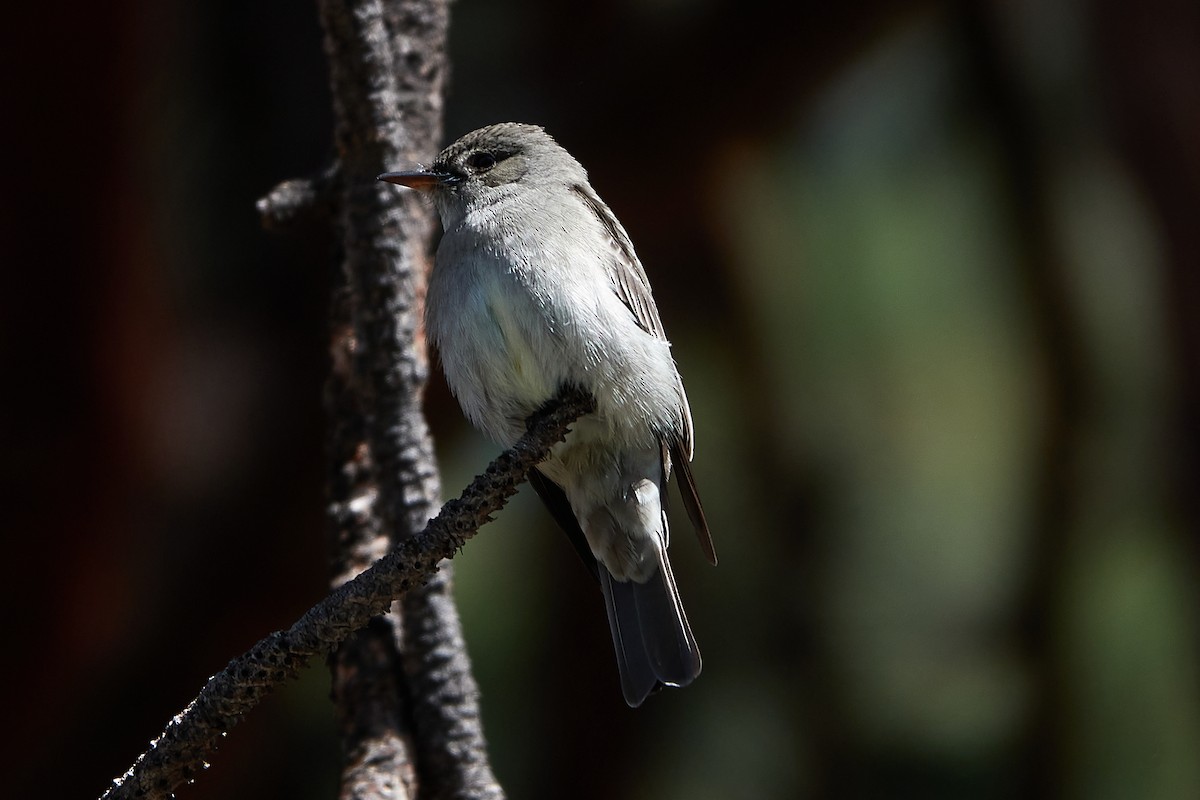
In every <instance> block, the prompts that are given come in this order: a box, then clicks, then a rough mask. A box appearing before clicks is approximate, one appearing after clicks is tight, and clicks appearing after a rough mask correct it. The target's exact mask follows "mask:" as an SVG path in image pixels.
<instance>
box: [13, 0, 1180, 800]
mask: <svg viewBox="0 0 1200 800" xmlns="http://www.w3.org/2000/svg"><path fill="white" fill-rule="evenodd" d="M451 14H452V24H451V49H452V61H453V74H452V83H451V89H450V93H449V97H448V101H447V125H446V130H447V136H448V138H454V137H456V136H458V135H460V134H461V133H463V132H465V131H467V130H470V129H472V128H475V127H478V126H480V125H482V124H486V123H490V122H496V121H501V120H517V121H527V122H538V123H541V124H544V125H546V126H547V128H548V129H549V130H550V131H551V133H553V134H554V135H555V136H556V137H557V138H558V139H559V141H560V142H561V143H563V144H564V146H566V147H567V148H568V149H569V150H571V151H572V153H574V154H575V155H576V156H577V157H578V158H579V159H580V160H581V161H582V162H583V163H584V165H585V166H587V167H588V168H589V170H590V171H591V174H592V180H593V184H594V185H595V186H596V188H597V189H598V191H599V192H600V193H601V195H602V196H603V197H604V198H605V199H606V200H607V201H608V203H609V205H611V206H612V207H613V209H614V210H615V211H616V213H617V214H618V215H619V216H620V218H621V219H622V220H623V222H624V223H625V225H626V227H627V228H628V229H629V232H630V234H631V235H632V237H633V240H634V242H635V243H636V244H637V247H638V250H639V253H640V255H641V257H642V260H643V262H644V263H645V264H646V267H647V270H648V272H649V274H650V277H651V280H652V282H653V283H654V286H655V290H656V296H657V299H658V303H659V306H660V308H661V310H662V316H663V318H664V322H665V324H666V327H667V330H668V331H669V333H670V334H671V336H672V340H673V342H674V345H675V353H676V358H677V359H678V361H679V364H680V368H681V370H682V373H683V375H684V378H685V381H686V383H687V386H688V390H689V394H690V397H691V401H692V409H693V413H694V416H695V422H696V429H697V455H696V461H695V465H694V468H695V471H696V475H697V480H698V481H699V483H700V486H701V489H702V491H703V494H704V497H705V501H706V506H707V510H708V513H709V517H710V520H711V524H712V528H713V531H714V534H715V537H716V540H717V548H718V552H719V554H720V556H721V559H722V562H721V566H720V567H719V568H717V569H712V568H709V567H708V566H706V565H705V564H704V562H703V559H702V557H701V556H700V553H699V551H698V550H697V548H696V547H695V545H694V543H693V541H692V540H691V536H690V533H689V532H688V531H687V529H686V526H685V524H679V525H677V526H676V537H675V540H676V546H675V547H674V548H673V550H672V555H673V562H674V564H675V569H676V575H677V577H678V579H679V583H680V585H681V588H682V592H683V595H684V600H685V602H686V605H687V607H688V610H689V613H690V616H691V619H692V623H693V627H694V629H695V632H696V636H697V638H698V640H699V641H700V644H701V647H702V650H703V651H704V655H705V672H704V675H703V676H702V678H701V679H700V680H698V681H697V682H696V683H695V684H694V685H693V686H692V687H689V688H688V689H686V690H682V691H673V692H669V693H666V694H664V695H662V696H660V697H657V698H654V699H653V700H652V701H651V702H649V703H648V704H647V706H646V707H644V708H642V709H639V710H636V711H631V710H629V709H627V708H625V706H624V704H623V703H622V702H621V698H620V692H619V689H618V686H617V681H616V671H615V667H614V665H613V663H612V661H613V658H612V654H611V645H610V642H609V640H608V634H607V629H606V625H605V622H604V616H603V608H602V604H601V603H600V600H599V595H598V593H597V592H596V591H595V587H594V586H593V585H591V584H590V583H589V581H588V579H587V578H586V575H585V573H584V571H583V570H582V569H581V568H580V567H579V565H578V563H577V561H576V558H575V556H574V554H573V553H572V552H571V550H570V548H569V547H568V546H567V545H566V544H565V542H563V541H561V540H560V539H559V538H558V537H557V535H556V534H555V533H554V531H553V529H552V526H551V524H550V522H549V519H548V517H547V516H546V515H545V514H544V513H543V512H542V511H541V510H540V508H539V507H538V506H537V504H536V501H534V500H531V499H530V497H528V496H527V495H528V494H529V493H528V491H524V492H522V495H521V496H520V497H518V499H517V500H516V501H515V502H514V504H513V505H512V506H510V508H509V509H508V510H506V511H505V512H504V513H503V514H502V515H501V517H500V519H499V520H498V521H497V522H496V523H495V524H494V525H493V526H491V527H490V528H488V529H487V530H486V531H485V532H484V533H483V534H482V535H481V536H480V537H478V538H477V539H475V540H474V541H472V542H471V544H470V545H469V546H468V547H467V548H466V550H465V552H464V553H463V554H462V555H461V556H460V558H458V559H457V560H456V563H457V564H458V565H459V567H458V570H459V571H458V587H459V597H460V602H461V607H462V613H463V615H464V623H465V626H466V633H467V638H468V641H469V643H470V647H471V651H472V655H473V657H474V659H475V663H476V667H477V674H478V678H479V680H480V683H481V686H482V691H483V708H484V713H485V722H486V727H487V732H488V735H489V739H490V741H491V743H492V752H493V757H494V762H495V763H494V766H495V769H496V771H497V773H498V776H499V778H500V780H501V782H502V783H503V784H504V785H505V787H506V788H507V789H508V791H509V793H510V796H511V797H513V798H563V797H573V798H600V797H605V798H607V797H625V798H658V799H659V800H669V799H670V798H691V799H698V800H703V799H704V798H724V797H739V798H800V797H812V798H908V797H913V798H1016V797H1063V798H1071V797H1086V798H1114V800H1116V799H1118V798H1121V799H1124V798H1148V799H1153V800H1158V799H1159V798H1162V799H1164V800H1165V799H1166V798H1189V799H1190V798H1194V797H1197V796H1200V756H1198V755H1197V754H1198V753H1200V698H1198V689H1200V686H1198V682H1197V676H1198V671H1197V667H1198V664H1200V653H1198V651H1197V636H1196V634H1197V619H1198V615H1197V613H1196V602H1197V586H1196V577H1197V575H1196V562H1197V543H1198V541H1200V540H1198V534H1200V506H1198V505H1197V492H1196V478H1197V474H1198V470H1197V466H1198V465H1200V415H1198V414H1197V400H1198V398H1200V330H1198V322H1197V314H1196V310H1197V299H1198V295H1200V291H1198V284H1200V273H1198V272H1197V268H1198V267H1200V245H1198V242H1200V6H1197V5H1196V4H1194V3H1192V2H1184V0H1179V1H1178V2H1175V1H1174V0H1144V2H1141V3H1138V4H1126V3H1117V2H1111V1H1107V0H1103V1H1101V0H1098V1H1096V2H1083V1H1082V0H1080V1H1079V2H1072V1H1071V0H1052V1H1051V2H1046V3H998V2H997V3H991V4H987V3H966V4H949V3H928V2H917V3H914V2H875V3H871V2H864V3H856V4H841V5H839V4H834V3H803V2H801V3H790V4H783V3H762V2H754V1H753V0H742V2H736V3H735V2H728V1H727V0H690V1H689V0H654V1H653V2H649V1H646V2H634V1H633V0H629V1H628V2H608V3H601V2H576V3H571V4H563V3H561V2H550V0H524V1H523V2H522V1H519V0H502V1H501V0H488V2H483V0H461V1H460V2H457V3H455V4H454V5H453V7H452V11H451ZM5 27H6V31H5V36H6V38H7V39H9V41H7V42H5V43H4V46H3V47H2V48H0V51H2V53H3V55H2V56H0V58H3V59H4V63H3V67H4V74H5V83H4V85H5V94H6V96H7V97H6V100H5V103H4V107H5V114H4V119H5V124H4V128H5V133H6V134H7V136H6V137H5V139H6V140H7V141H8V145H7V148H6V149H7V153H6V154H5V157H4V159H3V162H4V163H3V167H2V169H3V173H2V174H3V176H4V217H3V224H2V226H0V230H2V231H3V241H2V242H0V247H2V248H3V249H2V252H3V254H4V255H3V262H4V271H3V275H4V284H5V288H4V291H3V292H0V301H2V303H3V305H0V314H2V319H3V322H4V328H3V333H2V337H3V338H2V340H0V343H2V345H3V354H4V357H5V361H4V364H5V368H4V381H5V391H4V392H3V397H4V401H5V406H4V413H3V417H2V418H3V430H4V434H3V436H4V440H3V442H2V447H3V452H2V455H3V459H2V461H0V464H2V468H3V470H4V473H3V475H4V480H3V485H4V487H5V496H7V497H8V498H9V499H8V501H7V502H6V504H5V505H6V506H7V508H8V509H10V514H9V516H8V523H7V524H6V525H5V526H4V533H5V536H4V550H5V552H6V554H7V559H6V561H5V563H6V565H7V569H6V573H7V576H8V580H7V581H5V584H6V595H7V596H6V597H5V598H4V600H5V602H4V609H5V612H6V613H5V617H6V620H7V623H8V624H7V625H6V626H5V631H6V634H7V635H6V636H5V637H4V642H5V643H4V648H5V650H4V656H5V657H4V662H5V673H6V674H5V677H4V680H3V689H4V693H5V695H6V696H5V697H4V698H2V707H3V709H4V717H5V720H6V725H5V728H6V732H7V740H8V745H7V746H6V747H5V748H4V761H5V762H8V763H6V765H5V768H4V773H5V775H6V776H7V778H8V779H7V780H6V785H7V786H8V787H9V789H10V790H12V791H13V796H16V797H25V796H27V797H59V796H61V797H94V796H97V795H99V794H100V792H102V791H103V789H104V788H105V786H106V784H107V782H108V781H109V780H110V779H111V778H112V777H113V776H115V775H117V774H118V773H120V772H121V771H123V770H124V769H125V768H126V767H127V766H129V764H130V763H131V762H132V760H133V758H134V757H135V756H136V755H137V754H138V753H140V752H141V751H142V750H143V749H144V748H145V746H146V744H147V742H148V741H149V739H150V738H152V737H153V736H155V735H157V734H158V732H159V731H160V730H161V729H162V726H163V725H164V724H165V722H166V721H167V720H168V718H169V717H170V716H171V715H172V714H174V713H175V712H177V711H178V710H180V709H181V708H182V707H183V706H184V704H185V703H186V702H187V701H188V700H189V699H191V698H192V697H193V696H194V695H195V693H196V692H197V690H198V689H199V688H200V686H201V685H202V684H203V682H204V680H205V679H206V678H207V676H209V675H210V674H212V673H213V672H215V671H216V670H218V669H220V668H221V667H222V666H223V665H224V664H225V662H226V661H227V660H228V659H229V658H231V657H232V656H234V655H236V654H238V653H240V652H241V651H243V650H244V649H246V648H247V647H249V646H250V645H251V644H252V643H253V642H254V641H255V640H257V639H258V638H259V637H260V636H262V635H264V634H265V633H267V632H268V631H271V630H274V629H277V628H282V627H286V626H287V625H288V624H290V623H291V621H292V620H293V619H295V618H296V617H297V616H299V615H300V614H301V613H302V612H303V611H304V610H305V609H306V608H307V607H308V606H310V605H311V604H312V603H314V602H315V601H316V600H317V599H319V598H320V597H321V596H322V595H323V594H324V592H325V586H326V580H327V567H326V562H325V558H326V552H327V544H326V541H325V538H324V520H323V516H322V506H323V501H322V491H323V490H322V485H321V475H322V442H323V438H322V437H323V433H322V426H323V419H322V407H321V388H322V381H323V379H324V375H325V371H326V349H325V348H326V342H327V334H326V330H325V309H326V291H327V286H328V282H329V276H330V271H331V269H332V266H331V257H330V248H329V241H328V238H327V234H326V232H325V231H322V230H317V229H308V230H304V231H300V232H293V233H289V234H283V235H272V234H267V233H264V232H263V231H262V230H261V229H260V227H259V224H258V219H257V215H256V212H255V209H254V201H255V200H256V199H257V198H258V197H259V196H261V195H262V194H263V193H265V192H266V191H267V190H268V189H270V188H271V187H272V186H273V185H274V184H275V183H277V182H278V181H280V180H283V179H285V178H289V177H296V176H300V175H304V174H309V173H312V172H315V171H317V170H318V169H320V168H321V167H322V166H323V165H324V164H325V163H326V161H327V159H328V158H329V155H330V154H329V152H328V150H329V146H330V141H331V131H330V127H331V113H330V110H329V106H330V103H329V96H328V90H327V86H326V75H325V61H324V57H323V55H322V51H321V40H320V31H319V29H318V26H317V21H316V11H315V8H314V7H312V6H311V4H307V3H300V4H296V3H291V2H283V1H282V0H253V1H252V2H229V0H224V1H223V2H222V1H218V2H204V3H201V2H185V1H184V0H166V2H150V1H149V0H114V2H111V3H106V4H67V5H66V6H65V7H64V6H59V5H51V4H42V5H41V6H40V7H32V8H22V9H20V10H17V11H14V12H13V17H12V19H11V20H10V24H8V25H6V26H5ZM430 155H432V154H430ZM395 166H396V167H397V168H401V167H404V166H406V165H399V164H398V165H395ZM429 414H430V417H431V419H432V422H433V425H434V429H435V433H436V435H437V441H438V447H439V451H440V455H441V458H442V459H443V470H444V475H443V477H444V485H445V487H446V492H447V494H448V495H449V494H455V493H457V491H458V490H459V488H460V487H461V486H463V485H465V482H466V480H467V478H468V477H469V476H470V475H472V474H474V473H475V472H477V471H479V470H481V469H482V468H483V466H484V465H485V464H486V462H487V461H488V460H489V459H490V458H491V457H492V456H493V455H494V454H495V453H496V452H497V448H496V447H495V446H493V445H491V444H489V443H487V442H484V441H482V440H481V439H480V438H479V437H478V436H477V435H476V434H474V433H473V432H471V431H469V430H467V429H466V426H465V425H464V423H463V421H462V419H461V416H460V415H459V412H458V410H457V408H456V406H455V405H454V403H453V400H452V399H451V398H450V397H449V396H448V394H447V393H446V390H445V388H444V387H443V386H442V385H441V384H440V383H439V382H435V384H434V385H433V386H432V387H431V389H430V393H429ZM327 693H328V680H327V675H326V672H325V670H324V667H323V665H321V664H314V665H313V666H312V667H311V668H310V669H309V670H308V671H307V672H306V673H305V675H304V677H303V678H302V679H301V680H300V681H299V682H297V683H294V684H291V685H289V686H287V687H286V688H284V689H283V690H281V691H279V692H277V693H276V694H275V695H273V696H272V698H271V699H270V700H269V701H268V702H267V703H266V704H265V705H264V706H263V707H260V708H259V709H257V710H256V711H255V712H254V713H253V714H251V716H250V717H249V718H248V719H247V720H246V721H245V722H244V723H242V724H241V725H239V726H238V727H237V728H236V729H235V730H234V731H233V732H232V734H231V735H230V737H229V739H228V741H227V743H226V744H225V746H224V747H222V749H221V750H220V751H219V752H217V753H216V754H215V755H214V757H213V759H212V761H213V767H212V769H211V770H210V771H209V772H208V773H207V774H205V775H204V776H203V777H202V779H201V780H200V782H199V784H198V785H197V786H195V787H191V788H188V789H185V790H184V791H182V792H181V793H180V797H181V798H260V797H288V798H328V797H331V796H333V793H334V791H335V790H334V785H335V781H336V763H337V759H336V752H335V748H336V744H335V741H334V738H333V725H332V715H331V710H330V705H329V702H328V700H327ZM6 793H7V792H6Z"/></svg>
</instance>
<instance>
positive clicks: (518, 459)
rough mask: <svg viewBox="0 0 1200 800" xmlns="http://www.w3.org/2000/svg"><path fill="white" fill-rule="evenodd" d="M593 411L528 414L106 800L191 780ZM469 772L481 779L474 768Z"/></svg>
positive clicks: (143, 759) (573, 397) (247, 659)
mask: <svg viewBox="0 0 1200 800" xmlns="http://www.w3.org/2000/svg"><path fill="white" fill-rule="evenodd" d="M590 410H592V401H591V399H590V398H588V397H585V396H582V395H580V394H579V393H577V392H568V393H566V394H565V395H564V396H563V397H562V398H561V399H560V400H559V401H556V402H554V403H552V404H550V405H548V406H547V407H546V408H545V409H544V410H542V411H540V412H539V413H538V414H536V415H534V417H533V418H532V419H531V421H530V425H529V432H528V433H527V434H526V435H525V436H524V437H522V438H521V440H520V441H519V442H517V444H516V445H514V446H513V447H512V448H511V449H509V450H507V451H505V452H504V453H502V454H501V455H500V457H499V458H497V459H496V460H495V461H493V462H492V463H491V464H490V465H489V466H488V469H487V470H486V471H485V472H484V473H483V474H482V475H480V476H478V477H476V478H475V480H473V481H472V482H471V484H470V486H468V487H467V489H466V491H464V492H463V494H462V495H461V496H460V497H458V498H457V499H454V500H451V501H449V502H448V503H446V504H445V505H444V506H443V507H442V510H441V511H440V512H439V513H438V515H437V516H436V517H435V518H434V519H432V520H430V522H429V524H428V525H427V526H426V528H425V530H424V531H423V532H421V533H420V534H418V535H416V536H412V537H409V538H408V539H405V540H404V541H401V542H399V543H398V544H397V546H396V547H395V548H394V549H393V550H391V551H390V552H388V553H387V554H386V555H384V556H383V557H382V558H381V559H380V560H379V561H377V562H376V563H375V564H374V565H372V566H371V567H370V568H369V569H367V570H365V571H364V572H362V573H361V574H359V575H358V576H357V577H355V578H354V579H352V580H350V581H348V582H346V583H344V584H342V585H341V586H339V587H338V588H337V589H335V590H333V592H331V593H330V594H329V596H328V597H326V598H325V599H324V600H322V601H321V602H320V603H318V604H317V605H315V606H313V607H312V608H311V609H309V611H308V612H307V613H305V614H304V616H303V617H301V618H300V619H299V620H297V621H296V622H295V623H294V624H293V625H292V626H291V627H290V628H288V629H287V630H286V631H275V632H274V633H272V634H270V635H268V636H267V637H266V638H264V639H262V640H260V641H259V642H258V643H257V644H256V645H254V647H252V648H251V649H250V650H249V651H247V652H246V653H244V654H242V655H241V656H238V657H237V658H235V659H234V660H233V661H231V662H229V664H228V665H227V666H226V667H225V669H223V670H221V671H220V672H219V673H217V674H216V675H214V676H213V677H212V678H210V679H209V680H208V682H207V683H206V684H205V685H204V688H203V689H201V691H200V694H199V695H198V696H197V697H196V699H195V700H193V701H192V702H191V703H190V704H188V706H187V708H185V709H184V710H183V711H182V712H180V713H179V714H177V715H176V716H175V717H173V718H172V719H171V721H170V722H169V723H168V724H167V726H166V728H165V729H164V730H163V732H162V734H161V735H160V736H159V737H158V738H157V739H155V740H154V741H153V742H151V743H150V748H149V749H148V750H147V751H146V752H145V753H143V754H142V755H141V756H140V757H139V758H138V759H137V761H136V762H135V763H134V764H133V766H132V767H130V768H129V770H128V771H126V773H125V774H124V775H122V776H121V777H120V778H118V779H116V780H115V781H114V782H113V786H112V787H110V788H109V790H108V791H107V792H105V793H104V795H103V800H121V799H122V798H168V797H170V796H171V795H172V794H173V793H174V792H175V791H176V790H177V789H179V788H180V787H181V786H183V785H184V784H185V783H188V782H189V781H192V780H194V779H195V778H196V777H197V776H198V775H199V774H200V773H201V772H202V771H203V770H204V768H205V766H206V762H207V760H208V759H209V758H210V757H211V755H212V753H213V751H214V750H215V749H216V747H217V745H218V744H219V743H220V741H221V739H222V738H223V737H224V736H225V735H226V734H227V733H228V732H229V730H230V729H231V728H233V727H234V726H235V725H236V724H237V723H238V721H239V720H240V719H241V717H242V715H244V714H245V713H246V712H248V711H249V710H250V709H251V708H253V707H254V706H255V705H257V704H258V703H259V701H261V700H262V699H263V698H264V697H265V696H266V695H267V694H268V693H269V692H270V691H271V690H272V689H273V688H274V687H275V686H276V685H277V684H279V683H280V682H282V681H284V680H286V679H288V678H292V677H295V676H296V675H297V674H298V673H299V671H300V670H301V668H302V667H303V666H304V665H305V663H307V662H308V660H309V659H310V658H311V657H312V656H314V655H316V654H318V653H322V652H328V651H329V650H331V649H332V648H334V647H336V646H337V645H338V644H340V643H341V642H343V641H345V640H346V638H347V637H349V636H350V635H351V634H353V633H354V632H355V631H357V630H360V629H361V628H363V627H364V626H366V625H367V624H368V623H370V622H371V620H372V618H373V617H378V615H380V614H382V613H383V612H384V611H386V610H387V608H388V606H389V605H390V604H391V602H392V599H393V598H396V597H400V596H402V595H404V594H405V593H406V592H408V591H409V590H411V589H413V588H415V587H418V586H420V585H422V584H423V583H425V582H427V581H429V580H430V579H431V578H432V577H433V576H434V574H435V573H436V572H437V570H438V567H439V564H440V563H441V562H442V560H443V559H447V558H451V557H452V556H453V555H454V554H455V553H456V552H457V551H458V550H459V549H461V548H462V547H463V546H464V545H465V544H466V542H467V540H468V539H470V538H471V537H472V536H474V535H475V533H476V531H478V529H479V528H480V527H481V526H482V525H484V524H485V523H486V522H488V521H489V520H490V519H491V515H492V514H494V513H496V512H497V511H499V510H500V509H501V508H503V507H504V504H505V503H506V502H507V501H508V498H510V497H511V496H512V495H513V494H514V493H516V491H517V488H518V487H519V486H520V484H521V483H522V482H523V481H524V479H525V475H526V473H527V472H528V471H529V469H530V468H531V467H532V466H533V465H535V464H537V463H538V462H539V461H541V460H542V459H544V458H545V457H546V455H547V454H548V453H549V451H550V448H551V447H552V446H553V445H554V444H555V443H556V442H559V441H561V440H562V439H563V437H564V436H565V435H566V432H567V429H568V426H569V425H570V424H571V423H572V422H573V421H574V420H575V419H577V418H578V417H579V416H580V415H582V414H585V413H587V412H589V411H590ZM468 767H469V768H474V769H476V770H478V764H476V763H473V762H470V763H469V764H468ZM496 791H497V792H498V791H499V788H498V787H497V788H496ZM480 796H486V795H480Z"/></svg>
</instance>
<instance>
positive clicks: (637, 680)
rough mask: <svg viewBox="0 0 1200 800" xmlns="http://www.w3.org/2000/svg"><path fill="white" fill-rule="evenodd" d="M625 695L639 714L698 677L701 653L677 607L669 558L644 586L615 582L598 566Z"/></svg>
mask: <svg viewBox="0 0 1200 800" xmlns="http://www.w3.org/2000/svg"><path fill="white" fill-rule="evenodd" d="M599 572H600V588H601V589H602V590H603V591H604V605H605V607H606V608H607V609H608V625H609V627H610V628H611V629H612V637H613V647H614V648H615V649H616V651H617V667H618V669H619V670H620V673H621V691H622V692H623V693H624V695H625V702H626V703H628V704H629V705H630V707H631V708H637V707H638V706H640V705H641V704H642V702H643V701H644V700H645V699H646V698H647V697H649V696H650V694H651V693H652V692H654V691H655V690H657V689H659V688H661V687H662V686H687V685H688V684H689V683H691V682H692V681H693V680H694V679H695V677H696V676H697V675H699V674H700V650H699V648H697V647H696V640H695V639H694V638H693V637H692V629H691V628H690V627H688V621H687V617H686V616H685V615H684V613H683V604H682V603H680V602H679V590H678V589H676V588H675V577H674V576H673V575H672V574H671V564H670V562H668V561H667V558H666V554H665V553H660V554H659V561H658V569H657V570H655V572H654V574H653V575H651V576H650V578H649V580H647V581H646V582H645V583H635V582H633V581H618V580H615V579H614V578H613V577H612V576H611V575H610V574H609V573H608V570H606V569H605V568H604V567H603V565H601V566H600V570H599Z"/></svg>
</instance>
